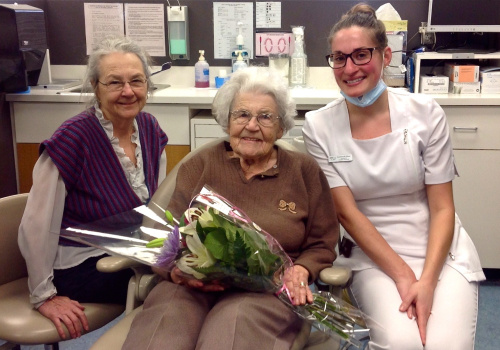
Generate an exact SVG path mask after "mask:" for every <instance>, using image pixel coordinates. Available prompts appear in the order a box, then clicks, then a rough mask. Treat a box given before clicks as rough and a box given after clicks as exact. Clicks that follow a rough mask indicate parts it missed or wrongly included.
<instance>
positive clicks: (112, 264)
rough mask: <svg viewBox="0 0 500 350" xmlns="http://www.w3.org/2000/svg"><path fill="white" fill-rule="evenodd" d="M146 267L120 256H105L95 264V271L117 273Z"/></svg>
mask: <svg viewBox="0 0 500 350" xmlns="http://www.w3.org/2000/svg"><path fill="white" fill-rule="evenodd" d="M145 266H146V265H144V264H142V263H140V262H138V261H136V260H133V259H129V258H124V257H121V256H107V257H104V258H101V259H99V261H98V262H97V270H99V271H101V272H107V273H111V272H117V271H121V270H125V269H129V268H130V269H135V268H143V267H145Z"/></svg>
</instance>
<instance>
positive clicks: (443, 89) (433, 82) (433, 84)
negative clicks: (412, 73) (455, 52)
mask: <svg viewBox="0 0 500 350" xmlns="http://www.w3.org/2000/svg"><path fill="white" fill-rule="evenodd" d="M449 82H450V79H449V78H448V77H447V76H444V75H428V74H426V75H422V76H420V92H421V93H425V94H447V93H448V85H449Z"/></svg>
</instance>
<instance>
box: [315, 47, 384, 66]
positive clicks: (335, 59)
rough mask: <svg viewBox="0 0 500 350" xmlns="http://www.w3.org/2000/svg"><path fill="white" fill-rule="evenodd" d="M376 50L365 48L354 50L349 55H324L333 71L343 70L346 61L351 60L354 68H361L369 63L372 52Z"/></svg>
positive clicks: (340, 53)
mask: <svg viewBox="0 0 500 350" xmlns="http://www.w3.org/2000/svg"><path fill="white" fill-rule="evenodd" d="M376 49H378V47H367V48H360V49H356V50H354V51H353V52H351V53H350V54H346V53H342V52H335V53H332V54H329V55H326V56H325V58H326V61H327V62H328V65H329V66H330V67H332V68H333V69H339V68H344V67H345V65H346V64H347V59H348V58H351V61H352V63H354V64H355V65H356V66H362V65H365V64H368V63H370V61H371V60H372V57H373V51H375V50H376Z"/></svg>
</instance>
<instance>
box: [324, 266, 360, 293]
mask: <svg viewBox="0 0 500 350" xmlns="http://www.w3.org/2000/svg"><path fill="white" fill-rule="evenodd" d="M351 279H352V271H351V269H350V268H348V267H341V266H332V267H327V268H326V269H323V270H321V271H320V273H319V280H320V281H321V282H323V283H325V284H328V285H331V286H335V287H340V288H346V287H347V286H348V285H349V284H350V283H351Z"/></svg>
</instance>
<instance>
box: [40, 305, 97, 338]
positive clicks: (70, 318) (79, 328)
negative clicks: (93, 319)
mask: <svg viewBox="0 0 500 350" xmlns="http://www.w3.org/2000/svg"><path fill="white" fill-rule="evenodd" d="M84 309H85V307H83V306H82V305H81V304H80V303H79V302H78V301H76V300H71V299H70V298H68V297H64V296H55V297H53V298H51V299H48V300H47V301H45V302H44V303H43V304H42V305H41V306H40V307H39V308H38V311H39V312H40V313H41V314H42V315H43V316H45V317H47V318H48V319H50V320H51V321H52V323H54V325H55V326H56V329H57V333H59V336H60V337H61V338H62V339H66V334H65V332H64V329H63V327H62V323H64V325H65V326H66V328H67V329H68V331H69V334H70V336H71V338H73V339H74V338H79V337H80V336H81V335H82V333H83V331H84V330H85V331H88V330H89V323H88V320H87V316H85V313H84V312H83V310H84Z"/></svg>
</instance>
